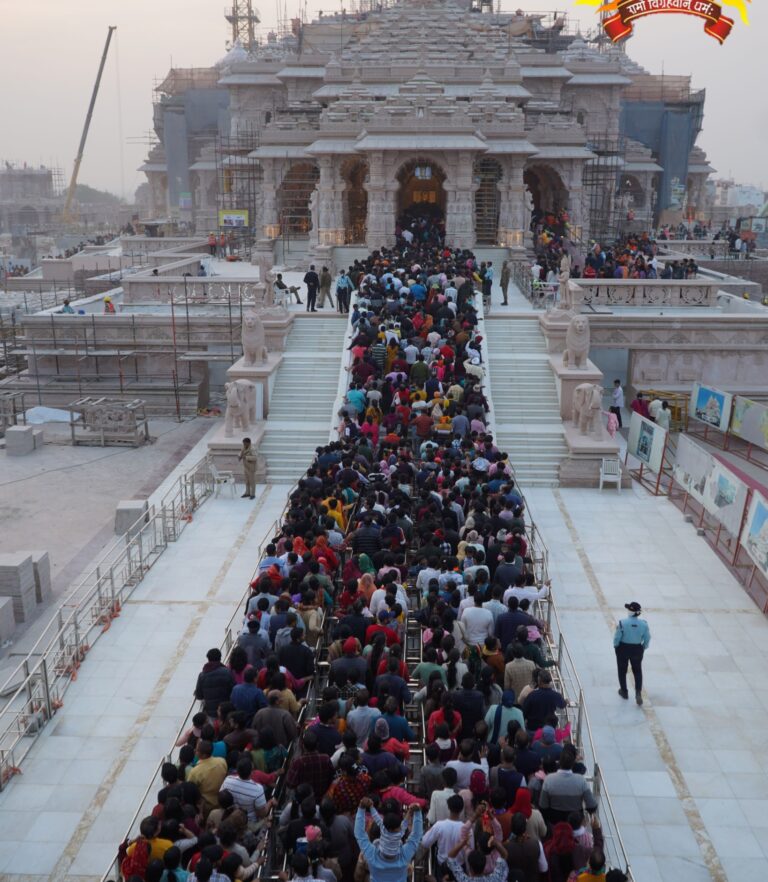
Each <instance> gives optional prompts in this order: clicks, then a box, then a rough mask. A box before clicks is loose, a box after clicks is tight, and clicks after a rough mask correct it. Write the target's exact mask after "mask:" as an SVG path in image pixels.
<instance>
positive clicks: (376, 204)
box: [365, 150, 398, 251]
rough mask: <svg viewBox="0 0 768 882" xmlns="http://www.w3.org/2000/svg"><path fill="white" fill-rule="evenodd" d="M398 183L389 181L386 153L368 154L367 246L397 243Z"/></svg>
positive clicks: (378, 151)
mask: <svg viewBox="0 0 768 882" xmlns="http://www.w3.org/2000/svg"><path fill="white" fill-rule="evenodd" d="M397 188H398V185H397V184H396V183H393V182H391V181H387V177H386V165H385V162H384V153H383V152H382V151H381V150H376V151H374V152H372V153H371V154H370V155H369V156H368V183H366V184H365V189H366V192H367V193H368V212H367V217H366V225H365V226H366V234H365V247H366V248H368V250H369V251H376V250H377V249H379V248H381V247H382V246H385V247H387V248H391V247H392V246H393V245H394V244H395V197H396V195H397Z"/></svg>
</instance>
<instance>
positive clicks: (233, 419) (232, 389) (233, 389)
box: [224, 383, 248, 438]
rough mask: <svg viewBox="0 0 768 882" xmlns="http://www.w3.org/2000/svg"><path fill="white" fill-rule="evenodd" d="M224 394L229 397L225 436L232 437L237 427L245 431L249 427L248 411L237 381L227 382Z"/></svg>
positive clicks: (225, 414) (225, 418)
mask: <svg viewBox="0 0 768 882" xmlns="http://www.w3.org/2000/svg"><path fill="white" fill-rule="evenodd" d="M224 394H225V396H226V399H227V409H226V411H225V412H224V437H226V438H231V437H232V436H233V435H234V433H235V429H242V431H244V432H245V431H246V430H247V429H248V411H247V406H246V405H245V403H244V402H243V397H242V392H241V390H240V389H238V386H237V383H225V384H224Z"/></svg>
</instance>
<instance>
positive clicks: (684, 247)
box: [656, 239, 730, 259]
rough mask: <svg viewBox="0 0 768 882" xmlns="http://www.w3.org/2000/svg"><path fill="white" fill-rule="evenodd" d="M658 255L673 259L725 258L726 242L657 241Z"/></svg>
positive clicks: (708, 240)
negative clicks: (677, 257) (680, 257)
mask: <svg viewBox="0 0 768 882" xmlns="http://www.w3.org/2000/svg"><path fill="white" fill-rule="evenodd" d="M656 245H657V246H658V249H659V253H660V254H665V255H669V257H670V258H672V259H674V257H675V256H676V255H680V256H682V257H712V255H713V254H714V257H715V258H720V259H722V258H725V257H728V256H729V253H730V252H729V249H728V240H727V239H718V240H717V242H713V241H712V240H711V239H657V240H656Z"/></svg>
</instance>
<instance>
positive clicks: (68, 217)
mask: <svg viewBox="0 0 768 882" xmlns="http://www.w3.org/2000/svg"><path fill="white" fill-rule="evenodd" d="M116 30H117V27H116V25H110V26H109V30H108V31H107V42H106V43H105V44H104V51H103V52H102V53H101V62H100V63H99V72H98V73H97V74H96V82H95V83H94V84H93V92H92V93H91V103H90V104H89V105H88V113H87V114H86V115H85V125H84V126H83V134H82V135H81V136H80V146H79V147H78V148H77V156H76V157H75V167H74V168H73V169H72V177H71V178H70V180H69V190H67V201H66V202H65V204H64V211H63V212H62V218H63V220H64V223H71V221H72V220H73V218H72V200H73V199H74V197H75V188H76V187H77V176H78V174H79V172H80V163H81V162H82V161H83V151H84V150H85V142H86V140H87V138H88V129H89V128H90V127H91V117H92V116H93V108H94V107H95V106H96V96H97V95H98V94H99V85H100V84H101V75H102V74H103V73H104V65H105V64H106V61H107V53H108V52H109V44H110V43H111V42H112V32H113V31H116Z"/></svg>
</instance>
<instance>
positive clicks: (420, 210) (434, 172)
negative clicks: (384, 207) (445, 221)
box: [397, 156, 446, 220]
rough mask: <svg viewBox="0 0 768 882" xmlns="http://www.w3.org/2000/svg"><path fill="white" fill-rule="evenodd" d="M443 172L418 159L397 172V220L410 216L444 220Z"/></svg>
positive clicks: (429, 160)
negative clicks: (398, 186)
mask: <svg viewBox="0 0 768 882" xmlns="http://www.w3.org/2000/svg"><path fill="white" fill-rule="evenodd" d="M445 177H446V175H445V172H444V171H443V169H442V168H441V167H440V166H439V165H437V164H436V163H435V162H433V161H432V160H431V159H426V158H425V157H423V156H420V157H419V158H418V159H411V160H410V161H409V162H406V163H405V165H403V166H402V168H401V169H400V171H399V172H398V173H397V181H398V183H399V184H400V188H399V190H398V193H397V216H398V219H399V220H403V219H407V218H412V217H424V216H428V217H433V218H435V219H436V220H440V219H442V218H444V217H445V200H446V197H445V187H444V184H445Z"/></svg>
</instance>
